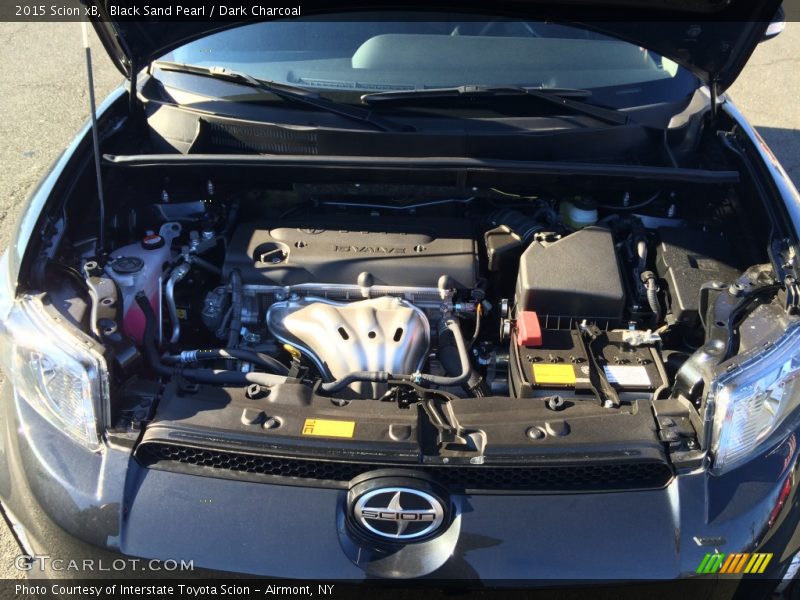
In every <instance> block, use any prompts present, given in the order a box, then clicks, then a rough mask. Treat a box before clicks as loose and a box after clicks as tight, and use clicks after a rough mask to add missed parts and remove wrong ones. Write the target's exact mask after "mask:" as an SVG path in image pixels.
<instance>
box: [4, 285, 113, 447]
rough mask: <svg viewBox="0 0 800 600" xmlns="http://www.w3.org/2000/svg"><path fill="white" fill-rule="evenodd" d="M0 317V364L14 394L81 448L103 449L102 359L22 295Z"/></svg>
mask: <svg viewBox="0 0 800 600" xmlns="http://www.w3.org/2000/svg"><path fill="white" fill-rule="evenodd" d="M6 306H7V307H8V312H7V313H6V314H5V315H2V316H0V366H2V368H3V370H4V371H5V372H6V374H7V376H8V379H9V381H10V383H11V384H12V385H13V386H14V390H15V392H16V394H18V395H19V396H20V397H21V398H22V399H23V400H25V401H26V402H27V403H28V404H30V406H31V407H32V408H33V409H34V410H36V411H37V412H38V413H39V414H41V415H42V416H43V417H44V418H45V419H47V420H49V421H50V422H52V423H53V424H54V425H55V426H56V427H58V428H59V429H60V430H62V431H63V432H64V433H65V434H66V435H68V436H70V437H71V438H73V439H74V440H76V441H77V442H79V443H80V444H82V445H83V446H85V447H87V448H89V449H90V450H93V451H98V450H100V449H101V448H102V444H101V439H100V432H101V431H102V425H103V424H104V423H103V422H104V417H105V414H106V410H105V406H106V405H107V399H108V377H107V371H106V364H105V360H104V359H103V357H102V356H101V355H100V354H99V353H97V352H96V351H95V350H93V349H92V348H90V347H89V346H88V345H87V344H86V343H85V342H83V341H82V340H80V339H79V338H78V337H76V336H74V335H72V334H71V333H70V331H69V330H68V329H67V328H65V327H63V326H61V325H59V324H58V323H56V322H55V321H54V320H53V318H52V317H51V316H49V315H48V314H47V313H46V312H45V308H44V306H43V305H42V302H41V300H40V298H38V297H35V296H23V297H21V298H19V299H17V300H16V301H15V302H13V303H12V304H10V306H9V305H6Z"/></svg>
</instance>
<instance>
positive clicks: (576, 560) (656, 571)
mask: <svg viewBox="0 0 800 600" xmlns="http://www.w3.org/2000/svg"><path fill="white" fill-rule="evenodd" d="M2 410H3V414H4V417H5V418H3V419H2V422H3V429H2V434H1V435H0V454H1V455H2V456H1V457H0V499H1V500H2V503H3V506H4V507H5V508H6V510H7V511H8V513H9V514H10V515H12V516H13V518H14V519H15V520H16V521H17V522H18V523H19V524H20V525H21V530H23V531H24V535H25V537H26V538H27V539H28V540H29V542H28V543H29V544H30V546H31V550H32V551H33V552H34V553H35V554H37V555H40V554H44V555H47V556H50V557H52V558H56V557H61V558H64V559H72V560H80V559H83V558H93V559H103V562H104V563H105V564H111V563H112V562H113V561H114V560H116V559H119V558H121V556H120V555H126V556H130V557H141V558H144V559H160V560H162V561H178V562H180V561H184V562H185V563H186V562H189V561H191V563H192V565H193V567H194V571H192V572H182V573H180V574H179V576H182V577H185V576H198V575H199V576H209V574H211V573H217V574H218V573H220V572H230V573H237V574H246V575H248V576H269V577H281V578H295V579H301V580H308V579H319V580H349V581H361V580H365V579H369V578H370V575H369V574H368V573H367V572H365V570H363V569H362V568H360V567H358V566H357V565H356V564H354V562H352V561H351V560H350V559H349V558H348V555H347V553H346V552H345V551H344V549H343V545H342V541H341V540H342V538H341V523H342V507H343V504H344V499H345V496H346V492H345V491H343V490H337V489H325V488H311V487H301V486H288V485H285V486H284V485H270V484H264V483H255V482H248V481H235V480H231V479H221V478H216V477H205V476H198V475H193V474H184V473H174V472H168V471H163V470H156V469H146V468H143V467H141V466H140V465H139V464H138V463H137V462H136V461H134V460H133V459H131V458H130V450H129V449H125V448H108V449H107V451H106V452H105V453H104V454H103V455H94V454H90V453H88V452H87V451H85V450H84V449H82V448H80V447H78V446H77V445H76V444H74V443H73V442H72V441H71V440H69V439H67V438H66V437H65V436H63V435H62V434H60V433H59V432H58V431H56V430H54V429H53V428H52V426H51V425H50V424H49V423H47V422H46V421H44V420H43V419H42V418H41V417H39V415H38V414H36V413H34V412H33V411H32V410H31V409H30V408H29V407H28V406H27V404H26V403H25V402H24V401H22V400H21V399H19V398H18V397H16V396H15V394H14V393H13V389H12V387H11V385H9V384H6V385H4V386H3V390H2ZM796 464H797V444H796V442H795V438H794V436H790V438H789V439H787V440H786V441H785V443H784V444H782V445H780V446H779V447H777V448H775V449H773V450H772V451H771V452H770V453H769V454H767V455H765V456H762V457H760V458H759V459H757V460H756V461H754V463H753V464H751V465H749V466H747V467H743V468H742V469H738V470H737V471H735V472H733V473H730V474H728V475H726V476H725V477H720V478H715V477H711V476H709V475H708V474H707V473H706V472H705V471H698V472H695V473H690V474H682V475H679V476H677V477H675V478H674V479H673V481H672V482H671V483H670V484H669V485H668V486H667V487H666V488H664V489H660V490H643V491H630V492H613V493H611V492H610V493H585V494H481V495H478V494H472V495H462V496H459V497H454V498H453V501H454V504H455V505H456V507H457V509H458V513H459V519H460V533H459V535H458V539H457V541H456V543H455V549H454V550H453V552H452V554H451V555H450V556H449V558H448V559H447V561H446V562H445V563H444V565H443V566H441V567H440V568H439V569H438V570H436V571H435V572H433V573H431V574H430V577H431V578H434V579H438V580H442V581H444V580H447V581H454V580H458V581H462V580H463V581H467V580H469V581H473V582H475V581H481V582H482V583H483V584H492V583H493V582H495V583H498V584H499V583H501V582H515V583H516V584H522V583H524V582H529V583H530V584H531V585H547V584H549V583H552V584H558V585H562V584H581V583H584V584H588V583H591V582H598V581H602V582H614V581H638V580H672V579H679V578H685V577H692V576H695V575H696V570H697V568H698V566H699V565H700V563H701V562H702V560H703V558H704V556H705V555H706V554H707V553H709V552H714V551H719V552H724V553H733V552H773V553H774V558H773V560H772V563H771V568H770V571H769V572H768V574H767V575H771V576H772V577H775V573H778V572H779V571H778V570H779V569H782V568H785V566H786V565H788V562H789V561H790V560H791V558H792V556H793V555H794V554H795V553H796V552H797V551H798V547H800V536H798V517H799V516H800V507H799V506H798V496H797V495H796V494H795V491H794V489H793V490H792V491H791V493H790V496H789V498H788V499H787V500H786V502H785V504H784V505H783V508H782V509H781V511H780V514H779V515H778V518H777V519H776V520H775V521H774V523H773V524H772V526H769V519H770V514H771V513H772V511H773V508H774V507H775V503H776V500H777V497H778V494H779V492H780V489H781V487H782V484H783V483H784V481H785V480H786V477H787V476H791V475H792V474H793V472H794V470H795V467H796ZM144 567H146V565H142V568H144ZM206 570H209V571H206ZM71 574H72V575H74V574H76V573H67V572H61V573H57V574H56V575H57V576H59V577H62V576H69V575H71ZM77 574H78V575H79V576H81V577H87V576H92V575H95V576H101V577H109V576H116V575H121V574H123V572H120V571H115V570H112V571H110V572H109V571H105V572H100V573H96V572H95V573H86V572H79V573H77ZM124 574H128V575H130V574H134V575H136V574H137V573H124ZM153 574H156V575H157V574H158V573H152V572H148V573H147V575H153ZM138 575H139V576H141V575H142V573H138ZM174 575H175V574H174V573H173V576H174ZM392 575H393V576H395V577H404V576H405V575H408V573H402V572H393V573H392Z"/></svg>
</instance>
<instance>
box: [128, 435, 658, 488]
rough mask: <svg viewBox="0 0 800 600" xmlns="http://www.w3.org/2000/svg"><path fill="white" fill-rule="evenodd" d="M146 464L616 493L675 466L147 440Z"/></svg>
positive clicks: (312, 478)
mask: <svg viewBox="0 0 800 600" xmlns="http://www.w3.org/2000/svg"><path fill="white" fill-rule="evenodd" d="M136 458H137V460H138V461H139V462H140V463H141V464H143V465H144V466H156V467H158V468H166V469H170V468H172V469H175V468H176V467H178V468H179V469H180V466H181V465H182V466H183V469H182V470H185V469H186V468H187V467H189V468H191V467H196V468H198V469H203V468H205V469H218V470H225V471H229V472H233V473H238V474H241V475H243V476H246V477H249V478H259V477H263V478H265V479H267V478H290V479H294V480H302V481H303V482H304V483H305V484H307V485H310V486H323V485H324V486H333V487H345V486H346V484H347V483H348V482H349V481H350V480H351V479H353V478H354V477H356V476H357V475H361V474H362V473H366V472H368V471H373V470H376V469H382V468H398V467H402V468H403V469H411V470H419V471H420V472H422V473H426V474H428V475H430V476H432V477H435V478H436V479H437V480H439V481H440V482H441V483H442V484H443V485H445V486H448V487H450V488H453V489H463V490H487V491H490V490H494V491H514V490H520V491H564V492H590V491H594V492H596V491H616V490H628V489H655V488H661V487H663V486H665V485H666V484H667V483H668V482H669V481H670V479H671V478H672V471H671V470H670V468H669V467H668V466H667V465H666V464H664V463H660V462H653V461H649V462H624V463H606V464H585V465H557V466H556V465H553V466H519V467H517V466H492V465H453V466H446V467H445V466H438V465H437V466H426V465H397V464H376V463H356V462H336V461H324V460H312V459H297V458H286V457H276V456H263V455H255V454H246V453H242V452H235V451H233V452H232V451H220V450H213V449H201V448H192V447H188V446H183V445H178V444H173V443H165V442H146V443H144V444H141V445H140V446H139V447H138V448H137V450H136Z"/></svg>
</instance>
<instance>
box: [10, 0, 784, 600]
mask: <svg viewBox="0 0 800 600" xmlns="http://www.w3.org/2000/svg"><path fill="white" fill-rule="evenodd" d="M110 4H111V3H110V2H106V1H105V0H89V1H88V2H87V5H88V6H89V7H91V8H92V11H93V13H92V14H95V15H96V16H95V17H92V18H91V25H90V26H93V27H94V30H95V32H96V33H97V35H98V36H99V38H100V41H101V42H102V45H103V47H104V48H105V50H106V51H107V52H108V54H109V56H110V57H111V59H112V60H113V62H114V64H115V65H116V67H118V69H119V71H120V72H121V73H122V74H123V75H124V77H125V80H124V82H123V84H122V85H121V86H120V87H119V88H118V89H117V90H116V91H114V92H113V93H112V94H111V95H110V96H109V97H108V98H106V99H105V100H101V101H98V103H97V106H96V111H95V112H94V114H95V118H94V119H90V120H89V121H88V122H87V125H86V126H84V128H83V129H81V130H80V131H79V132H78V133H77V134H76V136H75V138H74V141H73V142H72V143H71V144H70V145H69V147H68V148H67V149H66V150H65V151H64V153H63V154H62V155H61V156H60V158H59V159H58V160H57V162H56V163H55V164H54V165H53V166H52V168H51V170H50V171H49V172H48V173H47V174H46V176H45V177H44V179H43V180H42V182H41V184H40V185H39V187H38V188H37V189H36V191H35V192H34V193H33V195H32V196H31V198H30V200H29V201H28V203H27V206H26V207H25V209H24V211H23V213H24V214H23V216H22V218H21V220H20V222H19V226H18V228H17V230H16V231H15V234H14V236H15V237H14V238H13V239H12V241H11V243H10V245H9V247H8V249H7V250H6V252H5V253H4V254H3V255H2V261H0V366H2V370H3V373H4V374H5V378H6V380H7V382H6V385H5V386H3V388H2V396H1V397H0V410H2V419H0V423H1V424H2V428H1V429H0V454H2V460H0V502H1V503H2V511H3V513H4V515H5V517H6V519H7V520H8V522H9V523H10V524H11V525H13V530H14V533H15V536H16V538H17V540H18V541H19V543H20V544H21V545H22V549H23V554H25V555H29V556H31V557H33V559H35V557H37V556H42V555H47V556H48V557H51V559H56V558H59V559H66V560H70V559H73V560H82V559H94V560H101V561H104V563H105V564H112V563H113V561H115V560H120V559H121V560H133V559H137V560H140V561H143V562H144V563H148V562H149V561H156V562H155V563H153V564H156V563H158V562H159V561H160V564H191V565H192V569H191V570H187V571H186V572H182V573H180V574H179V576H180V577H213V576H215V575H216V576H221V577H224V576H226V575H235V576H240V577H241V576H243V577H261V576H267V577H276V578H288V579H295V580H299V583H298V585H306V584H307V583H308V582H313V583H312V585H311V589H312V590H316V589H317V585H316V584H317V583H328V584H331V583H334V582H339V583H341V584H342V585H344V582H347V585H352V584H356V583H363V584H370V585H376V584H377V585H381V583H383V585H386V584H387V583H392V582H395V583H394V585H395V586H396V585H398V583H399V582H402V583H403V585H406V584H408V585H410V581H411V580H418V579H419V580H422V581H423V582H428V584H430V585H445V584H447V585H457V586H459V587H460V588H462V589H473V588H481V587H492V586H497V585H501V584H505V585H512V584H513V586H514V587H520V586H523V587H524V586H536V587H542V586H544V587H548V586H578V587H581V586H583V587H584V588H588V587H589V586H598V585H599V586H608V585H611V584H613V585H615V586H621V587H624V585H625V584H627V583H631V582H642V580H646V581H648V582H656V581H658V582H671V583H670V584H671V585H673V586H674V585H676V584H684V583H689V582H693V583H692V585H693V586H694V585H695V584H698V587H692V588H691V589H692V590H696V591H700V590H703V592H702V593H703V596H702V597H711V594H712V592H714V591H715V590H720V589H722V588H723V587H725V589H728V590H729V591H731V592H737V593H739V594H740V596H742V597H748V598H752V597H757V596H756V595H755V591H757V592H758V593H759V594H761V597H764V598H771V597H774V595H773V594H782V595H783V596H784V597H790V596H791V594H793V593H798V591H797V590H794V589H793V587H792V579H793V577H794V575H795V574H796V572H797V570H798V567H800V555H799V554H798V553H800V527H799V522H800V506H799V500H800V496H798V493H797V484H798V481H797V476H798V473H797V470H798V456H799V453H800V448H799V446H800V444H798V436H799V435H800V312H799V311H798V309H800V281H799V280H798V277H800V255H798V233H799V232H800V195H799V194H798V191H797V190H796V189H795V187H794V186H793V185H792V183H791V182H790V180H789V178H788V176H787V174H786V172H785V171H784V169H783V168H782V167H781V165H780V164H779V163H778V162H777V160H776V158H775V157H774V156H773V154H772V152H771V151H770V150H769V148H768V147H767V146H766V144H765V143H764V141H763V140H762V139H761V138H760V137H759V135H758V134H757V133H756V132H755V130H754V128H753V127H752V126H751V125H750V124H749V123H748V122H747V121H746V120H745V119H744V117H743V116H742V114H741V113H740V112H739V111H738V110H737V108H736V106H735V105H734V104H733V103H732V102H731V100H730V99H729V97H728V96H727V95H726V90H728V88H729V87H730V86H731V84H732V83H733V82H734V81H735V80H736V78H737V76H738V75H739V73H740V72H741V70H742V69H743V67H744V65H745V63H746V62H747V60H748V58H749V57H750V55H751V54H752V52H753V51H754V49H755V48H756V46H757V45H758V44H759V43H766V44H769V43H771V42H770V41H769V39H770V38H771V37H774V36H775V35H777V34H778V33H780V31H781V28H782V25H783V22H782V21H783V19H784V12H783V9H782V8H781V3H780V0H759V1H755V0H728V1H727V2H718V1H716V0H690V1H686V0H661V1H660V2H658V3H656V4H653V3H652V2H650V1H649V0H648V1H646V0H626V2H624V4H625V12H624V15H625V16H624V18H620V19H618V20H616V21H608V20H598V19H597V18H596V17H597V15H598V14H603V11H609V14H614V15H617V16H618V15H619V14H620V13H619V12H618V11H615V9H618V8H619V6H620V4H619V2H616V3H615V0H576V2H574V3H571V4H570V7H569V8H570V10H569V12H565V9H564V6H563V4H562V5H559V3H556V2H548V1H547V0H542V1H536V2H534V1H532V0H530V1H516V0H515V1H511V0H498V1H497V2H492V3H486V4H485V5H482V6H483V8H480V7H475V6H472V5H470V6H469V7H468V8H465V6H466V5H464V6H460V7H459V8H458V10H455V9H454V8H453V7H450V6H447V5H446V4H439V3H433V4H431V3H428V4H426V5H425V6H412V5H409V7H408V8H402V7H399V6H394V7H393V8H391V9H390V8H388V7H380V6H376V5H372V4H367V3H365V2H359V1H355V2H353V3H351V4H350V5H349V6H348V8H347V10H346V11H345V10H344V9H342V10H340V11H338V12H337V10H336V9H335V7H333V6H330V7H328V8H326V9H325V10H321V9H312V8H311V7H303V12H302V16H301V17H298V18H280V19H272V20H267V21H265V20H258V19H250V20H248V21H246V22H234V21H233V20H228V21H222V20H216V21H215V20H211V19H207V18H206V19H200V20H193V21H186V20H169V21H166V20H155V19H149V20H145V19H126V18H117V17H112V16H110V15H109V13H108V7H109V5H110ZM117 4H119V3H117ZM123 4H124V3H123ZM581 11H585V13H582V12H581ZM581 14H585V15H589V16H591V15H594V16H592V17H591V18H589V17H586V18H584V19H580V18H578V16H579V15H581ZM553 15H557V16H558V18H554V17H553ZM75 27H76V47H77V50H76V51H78V52H79V51H80V44H79V38H80V34H79V32H78V30H79V26H78V25H77V24H76V26H75ZM103 58H104V57H103ZM770 85H779V82H777V81H772V82H770ZM87 104H88V96H87ZM169 561H172V562H169ZM176 561H177V562H176ZM182 561H183V562H182ZM120 574H122V573H112V574H109V575H108V576H112V575H120ZM134 574H135V573H134ZM77 575H80V573H78V574H77ZM57 576H58V577H68V576H72V574H71V573H68V572H61V573H58V574H57ZM678 580H689V581H687V582H683V581H678ZM759 582H760V584H759V585H756V584H757V583H759ZM751 583H752V584H753V585H752V587H750V588H748V586H750V584H751ZM767 584H769V585H767ZM426 585H427V584H426ZM737 586H738V590H737V589H736V588H737ZM256 587H258V586H256ZM676 589H680V588H676ZM746 589H749V591H748V592H747V594H745V593H744V592H745V590H746ZM314 593H315V594H316V591H315V592H314ZM317 595H318V594H317ZM684 596H685V597H688V596H689V594H685V593H684ZM671 597H673V598H674V597H676V595H673V596H671Z"/></svg>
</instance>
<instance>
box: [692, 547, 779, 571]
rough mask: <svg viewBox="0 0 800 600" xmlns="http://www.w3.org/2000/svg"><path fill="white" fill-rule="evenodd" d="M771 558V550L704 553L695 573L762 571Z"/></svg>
mask: <svg viewBox="0 0 800 600" xmlns="http://www.w3.org/2000/svg"><path fill="white" fill-rule="evenodd" d="M771 560H772V552H769V553H766V552H754V553H752V554H750V553H748V552H743V553H740V554H721V553H713V554H706V555H705V557H704V558H703V560H702V561H701V562H700V566H699V567H697V573H725V574H728V575H731V574H735V573H750V574H756V573H763V572H764V571H765V570H766V568H767V565H768V564H769V561H771Z"/></svg>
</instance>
